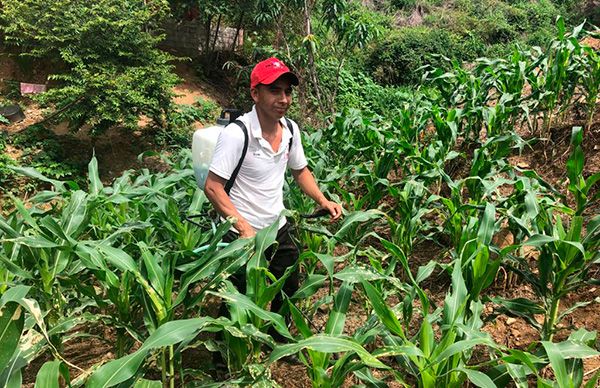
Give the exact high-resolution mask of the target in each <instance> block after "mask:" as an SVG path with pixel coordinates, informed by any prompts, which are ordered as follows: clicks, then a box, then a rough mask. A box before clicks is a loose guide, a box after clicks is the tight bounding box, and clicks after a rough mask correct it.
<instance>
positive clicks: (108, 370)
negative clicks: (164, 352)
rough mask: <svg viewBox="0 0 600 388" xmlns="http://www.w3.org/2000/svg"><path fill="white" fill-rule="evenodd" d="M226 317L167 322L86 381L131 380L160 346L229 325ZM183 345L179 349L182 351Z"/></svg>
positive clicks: (111, 383)
mask: <svg viewBox="0 0 600 388" xmlns="http://www.w3.org/2000/svg"><path fill="white" fill-rule="evenodd" d="M228 325H229V322H228V320H227V319H225V318H217V319H215V318H209V317H201V318H192V319H183V320H176V321H171V322H167V323H165V324H164V325H162V326H161V327H159V328H158V329H157V330H156V331H155V332H153V333H152V334H151V335H150V336H149V337H148V338H147V339H146V340H145V341H144V343H143V344H142V346H141V347H140V348H139V349H138V350H136V351H135V352H133V353H131V354H129V355H127V356H125V357H121V358H118V359H116V360H112V361H110V362H108V363H106V364H105V365H102V366H101V367H100V368H98V369H97V370H96V371H95V372H94V373H93V374H92V376H91V377H90V378H89V379H88V380H87V383H86V387H89V388H95V387H112V386H116V385H119V384H123V383H126V382H129V383H130V384H131V383H132V382H133V381H134V380H135V379H136V378H137V377H139V376H140V375H141V372H142V370H143V363H144V360H145V359H146V358H147V357H148V355H149V354H150V353H151V352H152V351H155V350H157V349H162V348H166V347H169V348H173V347H174V345H175V344H177V343H188V342H190V341H192V340H193V339H194V338H195V337H196V336H197V335H198V333H200V332H203V331H214V330H215V329H220V328H223V327H227V326H228ZM180 348H181V345H180V347H179V348H178V350H180Z"/></svg>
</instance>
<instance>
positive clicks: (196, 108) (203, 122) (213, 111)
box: [155, 98, 220, 148]
mask: <svg viewBox="0 0 600 388" xmlns="http://www.w3.org/2000/svg"><path fill="white" fill-rule="evenodd" d="M219 113H220V107H219V105H218V104H217V103H216V102H214V101H211V100H204V99H202V98H199V99H198V100H196V102H195V103H194V104H193V105H186V104H182V105H175V106H174V110H173V112H172V113H171V114H170V116H169V122H168V126H167V128H168V129H163V130H160V129H159V131H158V132H157V134H156V136H155V140H156V142H157V143H158V144H164V145H173V146H179V147H186V148H189V147H190V142H191V132H192V131H193V129H194V128H192V124H194V123H196V122H197V123H200V126H211V125H214V123H215V121H216V118H217V117H218V115H219Z"/></svg>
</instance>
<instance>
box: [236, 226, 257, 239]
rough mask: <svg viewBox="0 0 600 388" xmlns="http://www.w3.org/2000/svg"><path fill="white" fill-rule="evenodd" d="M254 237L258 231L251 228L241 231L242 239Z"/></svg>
mask: <svg viewBox="0 0 600 388" xmlns="http://www.w3.org/2000/svg"><path fill="white" fill-rule="evenodd" d="M254 236H256V230H254V228H253V227H251V226H250V227H248V228H245V229H243V230H241V231H240V238H251V237H254Z"/></svg>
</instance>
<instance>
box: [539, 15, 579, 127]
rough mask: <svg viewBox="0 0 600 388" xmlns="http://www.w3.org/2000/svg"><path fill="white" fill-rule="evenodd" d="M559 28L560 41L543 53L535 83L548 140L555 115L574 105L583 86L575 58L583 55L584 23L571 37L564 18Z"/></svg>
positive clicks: (575, 29) (557, 24)
mask: <svg viewBox="0 0 600 388" xmlns="http://www.w3.org/2000/svg"><path fill="white" fill-rule="evenodd" d="M556 27H557V30H558V36H557V39H555V40H553V41H552V42H551V43H550V44H549V46H548V48H547V49H546V52H545V53H544V54H542V58H543V59H542V60H541V62H540V64H539V68H540V70H539V73H538V77H537V82H535V83H533V84H532V88H533V89H534V90H533V94H534V96H535V98H537V99H538V100H539V104H540V105H539V109H540V110H541V111H542V114H543V117H544V132H543V133H542V135H543V136H544V137H546V138H547V137H548V135H549V133H550V128H551V127H552V123H553V119H554V117H555V115H556V114H558V113H560V112H561V111H564V110H565V109H566V108H567V107H568V106H569V105H570V104H571V99H572V97H573V94H574V92H575V88H576V86H577V85H578V84H579V82H578V78H579V74H578V72H577V71H576V70H577V63H576V61H575V58H576V57H577V56H578V55H580V52H581V46H580V45H579V43H578V38H579V34H580V33H581V31H582V29H583V24H581V25H579V26H577V27H575V28H574V29H573V31H572V32H571V34H570V35H567V34H566V29H565V23H564V19H563V18H562V17H558V18H557V21H556ZM557 109H558V112H556V110H557Z"/></svg>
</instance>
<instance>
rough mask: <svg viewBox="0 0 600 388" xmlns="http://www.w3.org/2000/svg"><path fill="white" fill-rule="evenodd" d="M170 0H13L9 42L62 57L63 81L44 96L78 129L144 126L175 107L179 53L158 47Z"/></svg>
mask: <svg viewBox="0 0 600 388" xmlns="http://www.w3.org/2000/svg"><path fill="white" fill-rule="evenodd" d="M167 11H168V5H167V3H166V2H164V1H153V2H151V3H149V4H145V3H142V2H138V1H116V0H103V1H100V2H92V3H91V2H85V1H77V0H53V1H40V0H28V1H6V2H3V6H2V9H1V11H0V17H1V19H2V28H3V32H4V34H5V40H6V41H7V42H8V43H9V44H14V45H18V46H20V47H22V48H23V49H24V50H25V53H24V55H31V56H34V57H36V58H40V59H43V60H60V61H62V62H63V63H64V68H65V71H64V72H60V73H57V74H54V75H52V76H51V79H52V80H55V81H57V87H55V88H51V89H50V90H49V91H48V92H47V93H45V94H43V95H41V96H40V101H41V102H42V103H44V104H51V105H53V106H54V107H55V108H56V110H57V111H58V112H60V116H62V117H64V118H65V119H67V120H69V121H70V123H71V126H72V127H73V128H75V129H78V128H80V127H81V126H83V125H84V124H87V125H89V126H91V127H92V133H93V134H96V133H100V132H102V131H103V130H105V129H106V128H108V127H110V126H113V125H116V124H119V125H124V126H126V127H131V128H133V127H136V126H137V121H138V119H139V117H140V115H146V116H148V117H150V118H151V119H152V120H154V121H155V122H156V123H158V124H162V123H163V122H164V118H165V116H168V114H169V113H170V109H171V95H172V93H171V86H173V85H174V84H175V82H176V81H177V77H175V76H174V75H173V74H172V73H171V69H172V65H171V64H170V63H169V61H170V60H171V59H172V58H171V56H169V55H168V54H166V53H164V52H162V51H160V50H158V49H157V48H156V45H157V44H158V43H159V42H160V41H161V39H162V36H161V35H160V34H157V32H159V30H157V25H158V23H159V22H160V21H161V20H162V19H163V18H164V17H165V16H166V14H167Z"/></svg>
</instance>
